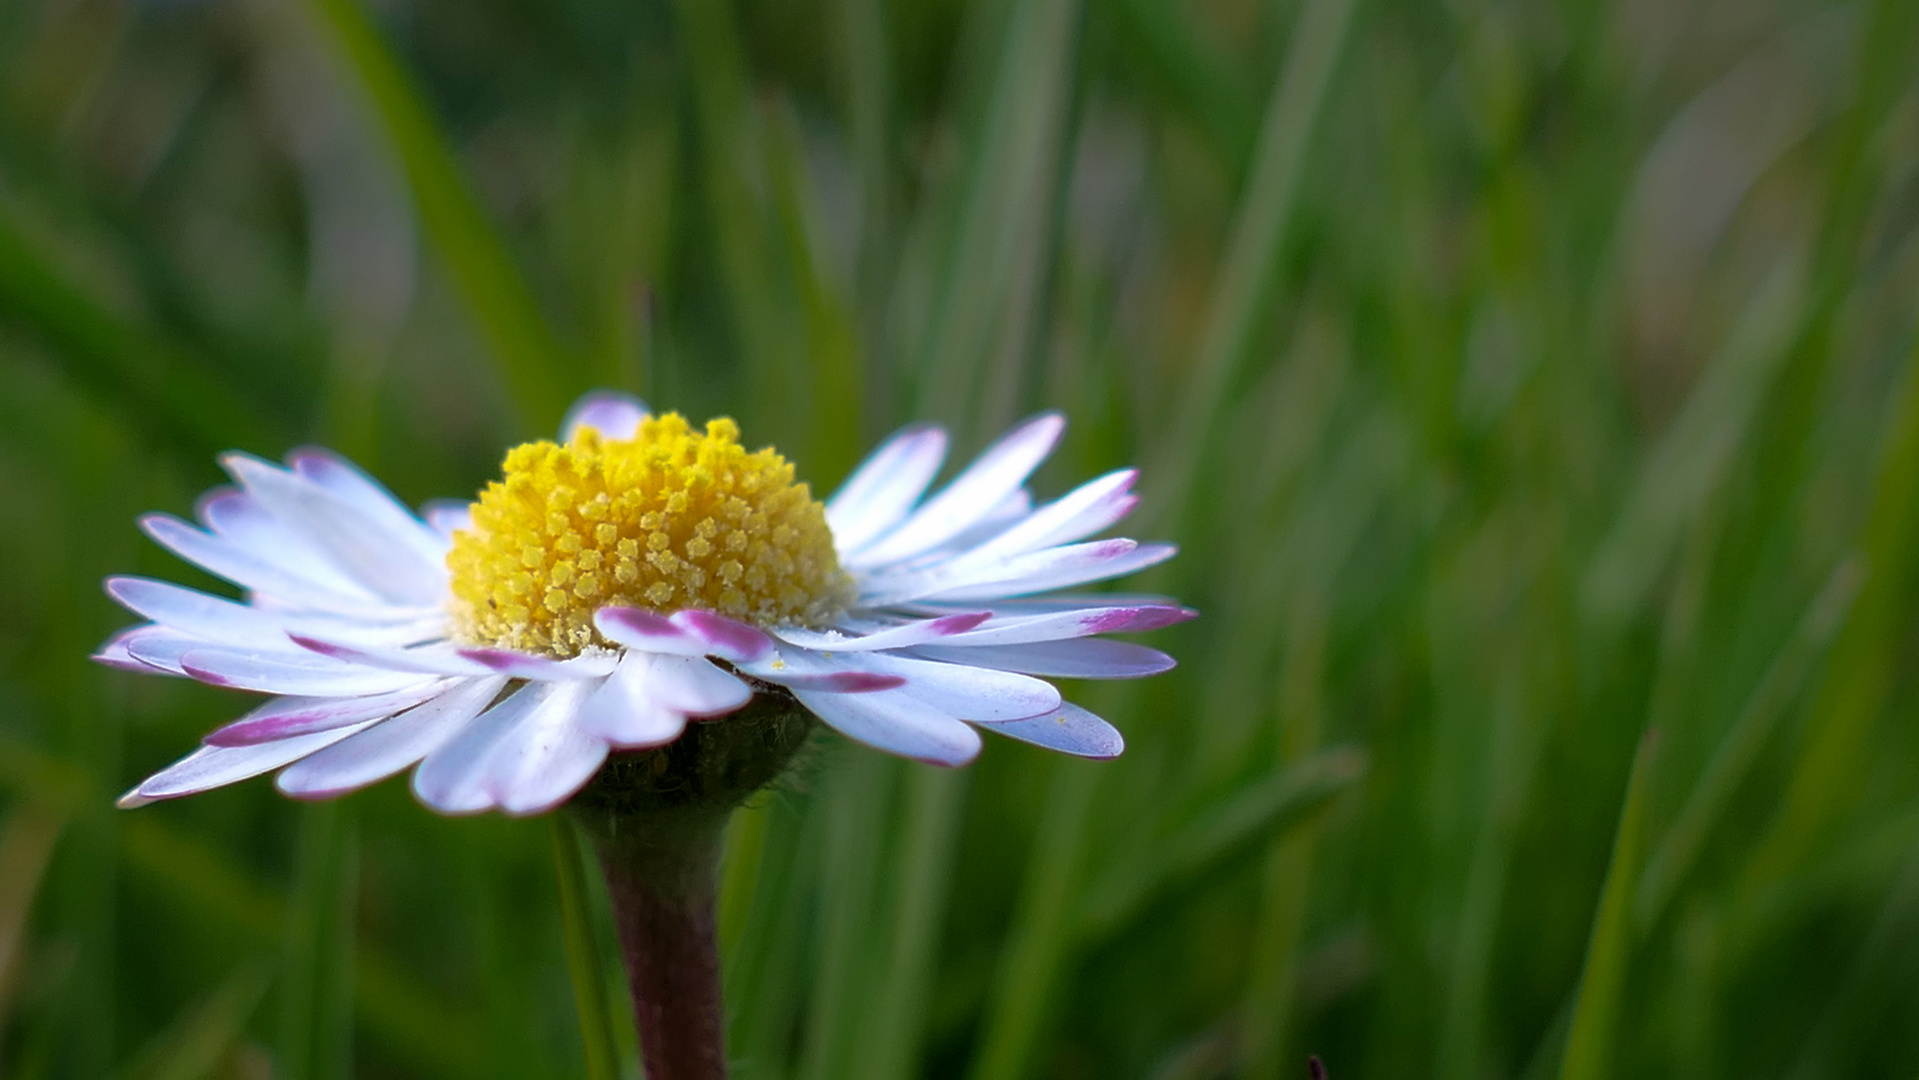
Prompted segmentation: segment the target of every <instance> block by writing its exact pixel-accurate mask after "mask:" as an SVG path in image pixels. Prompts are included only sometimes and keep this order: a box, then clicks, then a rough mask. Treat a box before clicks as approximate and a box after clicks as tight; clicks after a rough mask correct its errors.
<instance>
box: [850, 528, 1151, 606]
mask: <svg viewBox="0 0 1919 1080" xmlns="http://www.w3.org/2000/svg"><path fill="white" fill-rule="evenodd" d="M1178 551H1179V549H1178V548H1176V547H1174V546H1173V545H1171V544H1141V543H1138V542H1137V541H1133V540H1094V541H1091V542H1089V543H1084V544H1068V545H1066V546H1064V547H1056V548H1048V549H1046V550H1045V551H1035V552H1032V553H1031V554H1027V555H1019V556H1015V557H1014V558H1011V559H1008V560H1006V561H1005V562H1003V563H1000V564H999V565H998V566H996V567H992V568H988V569H984V570H981V571H979V572H977V573H975V574H971V575H967V574H949V575H945V579H944V580H938V581H928V582H926V583H925V584H922V585H920V586H918V587H913V588H907V587H903V586H902V587H900V588H899V593H900V595H899V596H898V597H897V599H898V600H899V601H906V600H921V599H924V600H951V601H956V602H962V603H963V602H967V601H983V600H993V599H998V598H1000V597H1005V596H1018V595H1020V594H1022V593H1035V592H1044V591H1046V590H1049V589H1065V588H1071V587H1072V586H1075V585H1084V584H1086V583H1088V582H1093V581H1105V580H1107V579H1108V578H1115V577H1120V576H1121V575H1124V574H1131V573H1135V572H1137V571H1140V570H1144V569H1145V568H1146V567H1149V566H1152V565H1154V564H1155V563H1162V562H1165V561H1166V560H1167V559H1170V558H1172V557H1173V556H1174V555H1175V554H1178ZM884 602H888V601H884V600H879V599H874V600H870V601H869V603H875V604H877V603H884Z"/></svg>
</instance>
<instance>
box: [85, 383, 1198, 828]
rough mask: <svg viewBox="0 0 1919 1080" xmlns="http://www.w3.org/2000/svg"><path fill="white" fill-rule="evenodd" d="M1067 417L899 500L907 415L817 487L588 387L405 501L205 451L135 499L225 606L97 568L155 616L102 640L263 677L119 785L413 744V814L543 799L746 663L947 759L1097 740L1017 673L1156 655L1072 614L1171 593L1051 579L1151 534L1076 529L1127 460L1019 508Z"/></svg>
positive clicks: (322, 462)
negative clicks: (189, 748)
mask: <svg viewBox="0 0 1919 1080" xmlns="http://www.w3.org/2000/svg"><path fill="white" fill-rule="evenodd" d="M1063 427H1064V421H1063V420H1062V419H1061V418H1060V417H1059V416H1058V415H1056V414H1051V413H1048V414H1043V415H1040V416H1038V417H1035V418H1033V419H1031V420H1028V421H1026V422H1025V423H1023V424H1021V425H1019V426H1018V427H1016V428H1014V429H1013V430H1012V431H1011V432H1009V433H1008V434H1007V435H1006V436H1004V437H1003V438H1001V439H1000V440H999V442H997V443H995V444H994V445H993V446H992V447H991V448H989V449H988V450H987V451H986V452H985V453H983V454H981V455H980V457H979V458H978V459H977V460H976V461H974V462H973V463H972V464H971V465H970V466H968V467H967V468H966V469H965V470H964V471H963V472H961V473H960V474H959V475H958V476H957V477H955V478H954V479H953V480H952V481H951V482H950V483H948V484H947V485H946V486H945V487H944V488H942V489H941V490H939V491H938V492H937V493H935V494H933V495H932V496H930V497H924V498H923V496H925V493H926V491H927V488H928V487H929V485H930V484H931V482H932V480H933V476H934V474H935V473H936V472H938V470H939V467H940V464H941V461H942V460H943V458H944V456H945V451H946V435H945V433H944V432H943V431H942V430H940V429H939V428H937V427H931V426H916V427H909V428H906V429H905V430H903V431H901V432H899V433H898V434H896V435H894V436H893V437H892V438H891V439H889V440H888V441H887V442H886V443H885V444H884V445H882V446H881V447H880V448H879V449H878V450H877V451H875V452H874V453H873V455H872V456H871V457H870V458H868V459H867V460H866V462H865V463H864V464H863V465H861V466H860V468H859V469H858V470H857V471H856V472H855V473H854V474H853V476H852V477H851V478H850V479H849V480H847V482H846V483H845V485H844V486H842V487H841V488H840V490H839V492H838V493H837V494H835V495H834V496H833V497H832V498H831V499H830V500H828V501H827V502H826V503H824V504H822V503H820V502H818V501H815V500H814V499H813V498H812V496H811V494H810V493H809V491H808V489H807V486H806V485H805V484H796V483H795V482H794V481H793V467H792V466H791V465H790V464H788V463H787V462H786V461H784V460H783V459H782V458H781V457H780V456H779V455H778V454H776V453H774V452H773V451H772V450H770V449H768V450H760V451H757V452H748V451H747V450H745V449H744V448H742V447H741V446H740V444H739V431H738V429H737V428H736V427H735V426H734V424H733V423H732V421H730V420H715V421H712V422H711V423H709V424H707V425H706V428H705V430H704V431H701V430H698V429H694V428H692V427H690V426H689V425H688V424H687V423H686V421H685V420H683V419H681V418H680V417H679V416H678V415H675V414H667V415H664V416H652V415H649V414H648V413H647V411H646V409H645V407H644V406H642V405H641V404H640V403H639V402H637V401H634V400H632V399H631V398H627V397H622V396H616V395H610V394H596V395H589V396H588V397H587V398H586V399H584V400H582V401H581V402H580V403H579V404H578V405H576V406H575V407H574V410H573V413H572V415H571V416H570V417H569V419H568V421H567V423H566V426H565V430H564V434H563V439H564V441H563V442H561V443H552V442H535V443H528V444H526V445H524V446H520V447H516V448H515V449H513V450H512V451H511V452H509V453H508V454H507V457H506V462H505V475H504V477H503V479H501V480H500V481H497V482H495V483H493V484H491V485H489V486H488V487H487V489H486V490H485V491H484V492H482V493H481V495H480V497H479V499H478V501H476V502H474V503H473V504H472V505H471V506H435V507H429V508H428V509H427V510H426V512H425V514H424V516H423V517H418V516H415V515H414V514H413V512H412V511H410V510H409V509H408V508H407V507H405V506H404V505H402V504H401V503H399V502H398V501H396V500H395V499H394V498H393V496H392V495H390V494H389V493H388V492H387V491H386V490H385V489H384V488H383V487H381V486H380V485H379V484H378V483H376V482H375V481H373V480H372V479H370V478H369V477H367V476H366V475H365V474H364V473H362V472H360V471H359V470H358V469H356V468H355V467H354V466H352V465H351V464H349V463H348V462H346V461H345V460H343V459H341V458H339V457H337V456H335V455H332V454H330V453H327V452H325V451H322V450H312V449H306V450H298V451H295V452H294V453H293V454H291V455H289V457H288V460H287V466H286V467H285V468H281V467H279V466H277V465H273V464H271V463H269V462H266V461H262V460H260V459H258V458H254V457H250V456H247V455H244V454H238V453H235V454H229V455H227V456H226V457H225V458H223V459H222V464H223V465H225V467H226V469H227V471H228V472H229V473H231V474H232V476H233V478H234V480H235V482H236V485H237V486H234V487H222V488H217V489H215V490H213V491H211V492H208V493H207V494H206V495H205V496H204V497H203V498H202V499H201V500H200V503H199V506H198V516H199V518H200V522H201V524H202V525H203V526H204V527H203V528H196V527H195V526H193V525H191V524H188V523H187V522H185V521H181V520H179V519H177V518H174V517H170V516H167V515H164V514H154V515H151V516H148V517H147V518H145V519H143V520H142V522H141V524H142V526H143V527H144V528H145V530H146V532H147V533H148V535H150V536H152V537H153V538H154V539H155V540H157V541H158V542H159V543H160V544H161V545H163V546H165V547H166V548H168V549H169V550H171V551H173V552H174V553H175V554H177V555H179V556H180V557H182V558H184V559H186V560H188V561H189V562H193V563H196V564H198V565H200V566H201V567H204V568H205V569H207V570H208V571H211V572H212V573H214V574H216V575H218V576H220V577H223V578H225V579H227V580H229V581H231V582H233V583H234V584H236V585H239V586H241V587H242V588H243V589H245V590H246V599H245V602H237V601H233V600H226V599H221V598H219V597H215V596H210V595H207V594H205V593H201V592H196V591H194V590H192V589H186V588H182V587H180V586H177V585H171V584H167V583H165V582H160V581H153V580H148V579H145V578H132V577H117V578H112V579H110V580H108V582H107V583H106V587H107V592H108V593H109V594H111V595H112V596H113V598H114V599H115V600H118V601H119V602H120V603H121V604H123V605H125V606H126V607H127V608H129V609H131V610H132V611H134V612H135V613H137V614H139V615H141V616H143V617H144V618H146V619H149V620H151V621H150V622H148V623H146V624H143V625H141V626H137V627H134V628H132V629H129V630H126V631H123V632H121V633H120V634H118V635H116V636H115V637H114V638H113V639H112V640H110V641H109V642H108V643H107V644H106V645H105V646H104V647H103V648H102V649H101V651H100V653H99V655H98V659H99V660H101V661H102V662H104V663H107V664H110V665H113V666H115V667H120V668H126V669H129V670H133V671H141V672H149V673H151V672H160V673H165V674H170V675H181V676H187V677H190V678H194V679H198V680H199V681H201V682H204V683H210V684H213V685H216V686H226V687H235V688H238V689H242V690H249V691H255V692H259V693H263V694H271V695H275V696H273V697H272V698H270V699H269V700H268V701H267V702H266V703H265V704H263V705H261V706H260V707H259V708H256V709H254V710H253V711H252V712H250V713H248V714H247V715H245V716H243V717H241V718H240V719H238V720H236V721H234V722H233V723H230V724H228V725H226V726H225V727H222V728H220V729H218V730H216V731H214V732H212V733H211V734H209V735H208V736H207V737H206V739H205V741H204V745H203V746H201V747H200V748H199V749H197V750H195V751H194V752H193V753H191V754H189V755H188V756H187V757H185V758H183V759H181V760H180V761H179V762H177V763H175V764H174V765H172V766H171V767H169V768H167V769H164V770H162V771H161V772H159V773H158V774H156V775H155V776H153V777H152V778H150V779H148V780H147V781H146V782H145V783H143V784H141V785H140V786H139V787H137V788H135V789H134V790H133V791H131V792H129V793H128V794H127V795H126V796H125V797H123V798H122V799H121V801H120V803H121V805H122V806H139V805H142V804H145V803H148V802H152V801H155V800H158V799H166V798H173V797H176V796H180V795H187V794H192V793H194V792H198V791H204V790H206V789H208V788H212V787H217V786H220V785H222V784H229V783H233V782H235V781H238V780H243V779H246V778H248V777H252V776H257V775H260V774H262V773H266V772H269V771H272V770H274V769H280V770H281V771H280V773H279V776H278V784H279V787H280V790H282V791H283V792H285V793H286V794H288V795H292V796H296V797H300V798H325V797H329V796H334V795H338V794H341V793H344V792H347V791H351V790H354V789H356V788H359V787H363V786H365V785H367V784H371V783H373V782H375V781H378V780H381V779H384V778H386V777H388V776H392V775H394V774H397V773H399V772H401V771H403V770H405V769H407V768H409V767H413V766H416V765H417V768H415V769H414V771H413V790H414V792H415V794H416V795H418V797H419V798H420V799H421V800H422V801H423V802H425V803H426V804H427V805H429V806H431V807H433V808H434V809H436V810H440V811H442V812H445V813H471V812H478V811H483V810H488V809H494V808H497V809H500V810H504V811H506V812H508V813H513V814H528V813H537V812H540V811H544V810H547V809H550V808H552V807H554V806H557V805H559V804H560V803H562V802H565V801H566V800H567V799H568V798H569V797H570V796H571V795H573V794H574V793H575V792H576V791H578V790H579V789H580V788H581V787H582V786H583V785H584V784H586V782H587V781H588V780H589V779H591V778H592V777H593V775H594V773H595V772H596V771H597V770H598V769H599V767H600V765H601V764H602V762H604V761H605V759H606V757H607V755H608V753H609V752H610V751H615V750H625V749H645V748H651V747H659V746H663V745H665V744H668V743H671V742H673V741H674V740H675V739H677V738H678V737H679V736H680V734H681V732H682V731H683V730H684V729H685V727H686V725H687V724H688V723H689V722H699V721H702V720H709V719H714V718H720V717H724V716H726V715H727V714H728V713H731V712H734V711H735V710H738V709H739V708H741V707H742V706H744V705H746V704H747V702H748V701H749V700H750V699H751V698H752V697H753V695H754V693H755V692H756V691H761V690H768V689H769V684H770V686H771V687H780V688H784V690H785V691H787V692H790V693H791V695H792V696H793V697H794V698H796V699H797V700H798V701H799V702H800V703H801V704H802V705H803V706H804V707H805V708H806V709H808V710H810V711H811V712H812V713H814V714H815V715H817V716H818V717H819V718H820V719H821V720H823V721H825V722H826V723H827V724H828V725H830V726H831V727H833V728H835V729H836V730H838V731H840V732H842V733H843V734H846V735H848V736H851V737H852V738H854V739H857V740H859V741H861V742H864V743H867V744H869V745H872V746H875V747H878V748H879V749H882V750H886V751H890V752H892V753H896V754H901V755H904V756H906V757H910V758H915V759H918V760H921V761H928V762H934V763H938V764H942V765H959V764H963V763H965V762H967V761H970V760H971V759H972V758H973V757H974V755H976V754H978V753H979V749H980V736H979V734H978V733H977V731H976V730H975V728H974V727H972V726H970V725H975V724H977V725H980V726H982V727H985V728H988V729H990V730H993V731H996V732H999V733H1000V734H1002V735H1007V736H1011V737H1012V738H1015V739H1021V740H1024V741H1027V742H1032V743H1037V744H1039V745H1042V746H1047V747H1051V748H1053V749H1055V750H1060V751H1064V752H1066V753H1069V754H1077V755H1081V756H1085V757H1110V756H1113V755H1115V754H1117V753H1119V751H1120V748H1121V739H1120V736H1119V733H1118V732H1116V731H1114V730H1113V728H1112V727H1110V726H1109V725H1108V724H1106V723H1105V722H1104V721H1102V720H1100V719H1099V718H1098V717H1096V716H1093V715H1092V714H1090V713H1088V712H1086V711H1085V710H1083V709H1080V708H1078V707H1076V706H1074V705H1072V704H1070V703H1066V702H1062V701H1061V699H1060V694H1059V691H1058V690H1057V689H1056V688H1054V686H1053V685H1052V684H1050V683H1048V682H1046V681H1045V680H1044V679H1042V678H1038V677H1036V676H1055V677H1069V678H1088V679H1112V678H1129V677H1134V676H1141V675H1151V674H1154V673H1156V672H1160V671H1164V670H1166V669H1168V668H1170V667H1171V666H1172V664H1173V662H1172V660H1171V659H1170V658H1169V657H1167V656H1166V655H1165V654H1163V653H1161V652H1158V651H1156V650H1153V649H1149V648H1146V647H1145V646H1142V645H1136V644H1131V643H1126V642H1119V641H1112V640H1107V639H1104V638H1099V637H1096V636H1094V635H1098V634H1103V633H1109V632H1115V631H1132V630H1147V629H1151V628H1154V627H1159V626H1164V625H1166V624H1168V623H1173V622H1178V621H1181V620H1184V619H1187V618H1190V617H1191V616H1192V614H1193V613H1192V612H1191V611H1189V610H1187V609H1185V608H1182V607H1178V606H1176V605H1173V604H1170V603H1167V602H1165V601H1162V600H1158V599H1153V598H1127V597H1121V596H1116V595H1070V594H1064V593H1060V592H1057V591H1056V590H1061V589H1069V588H1072V587H1075V586H1079V585H1083V584H1086V583H1089V582H1096V581H1102V580H1106V579H1108V578H1113V577H1117V576H1119V575H1122V574H1126V573H1130V572H1132V571H1134V570H1138V569H1140V568H1141V567H1145V566H1150V565H1152V564H1154V563H1157V562H1159V561H1161V560H1163V559H1165V558H1167V557H1169V556H1171V555H1172V554H1173V548H1172V547H1171V546H1169V545H1164V544H1138V543H1135V542H1133V541H1131V540H1120V539H1113V540H1093V541H1087V540H1086V538H1087V537H1089V536H1092V535H1094V534H1096V533H1099V532H1101V531H1103V530H1105V529H1106V528H1108V527H1109V526H1111V525H1113V524H1114V523H1115V522H1117V521H1119V519H1120V518H1121V517H1123V516H1125V514H1126V513H1127V511H1129V510H1130V509H1131V508H1132V506H1133V504H1134V502H1135V501H1136V497H1135V496H1134V495H1132V494H1131V493H1130V491H1129V489H1130V487H1131V485H1132V483H1133V479H1134V473H1133V471H1132V470H1124V471H1120V472H1115V473H1111V474H1109V475H1106V476H1103V477H1100V478H1099V479H1097V480H1094V481H1092V482H1090V483H1087V484H1085V485H1083V486H1081V487H1079V488H1077V489H1075V490H1074V491H1072V492H1071V493H1069V494H1067V495H1066V496H1064V497H1063V498H1060V499H1058V500H1056V501H1054V502H1051V503H1048V504H1046V505H1044V506H1039V507H1035V506H1034V505H1033V504H1032V500H1031V498H1030V497H1029V496H1028V494H1027V492H1026V490H1025V487H1024V485H1025V482H1026V479H1027V477H1028V476H1029V475H1030V474H1031V473H1032V471H1033V470H1034V469H1035V468H1036V467H1037V466H1038V465H1039V464H1040V462H1041V461H1043V460H1044V459H1045V457H1046V456H1047V454H1048V453H1050V452H1051V450H1052V448H1053V446H1054V444H1055V442H1056V441H1057V440H1058V438H1059V435H1060V432H1061V430H1062V428H1063Z"/></svg>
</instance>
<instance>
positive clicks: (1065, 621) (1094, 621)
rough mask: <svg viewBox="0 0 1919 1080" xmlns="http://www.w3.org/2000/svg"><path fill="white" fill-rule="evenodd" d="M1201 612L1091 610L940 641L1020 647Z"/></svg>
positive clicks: (1008, 622)
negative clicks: (1036, 642) (1030, 643)
mask: <svg viewBox="0 0 1919 1080" xmlns="http://www.w3.org/2000/svg"><path fill="white" fill-rule="evenodd" d="M1198 614H1199V613H1198V612H1196V611H1194V610H1193V609H1191V608H1184V607H1172V606H1168V605H1163V604H1154V605H1150V606H1147V607H1108V608H1091V609H1089V610H1084V611H1058V612H1052V613H1050V614H1046V615H1029V616H1023V617H1017V616H1016V617H1013V618H996V619H992V620H989V621H987V622H986V623H984V624H983V625H981V626H980V627H979V628H978V629H975V630H969V631H967V632H965V633H962V634H954V635H953V636H952V637H950V638H948V639H946V640H945V641H942V642H940V643H939V644H941V645H948V646H953V647H955V648H958V647H963V646H972V645H1021V644H1025V643H1026V642H1030V641H1059V640H1063V639H1066V638H1079V637H1090V636H1092V635H1094V634H1125V633H1139V632H1141V631H1145V630H1157V629H1159V628H1160V627H1162V626H1172V625H1173V624H1175V623H1183V622H1185V621H1187V620H1188V619H1191V618H1193V617H1194V616H1196V615H1198Z"/></svg>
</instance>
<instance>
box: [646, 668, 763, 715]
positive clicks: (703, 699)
mask: <svg viewBox="0 0 1919 1080" xmlns="http://www.w3.org/2000/svg"><path fill="white" fill-rule="evenodd" d="M651 667H652V672H651V685H650V686H649V687H648V694H649V696H651V697H652V699H653V700H654V701H657V702H659V703H660V704H661V705H663V706H665V707H666V708H668V709H671V710H673V711H675V712H680V713H685V714H686V715H688V716H721V715H724V714H726V713H730V712H732V711H734V710H735V709H738V708H740V707H741V706H743V705H745V704H746V703H747V702H749V701H751V700H753V688H752V687H750V686H748V685H746V683H744V682H742V681H740V679H739V678H738V677H737V676H734V675H729V674H727V673H726V672H724V671H721V670H720V669H719V668H718V667H716V666H714V664H713V662H712V661H710V660H707V659H706V658H704V657H699V656H656V657H654V658H653V663H652V665H651Z"/></svg>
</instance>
